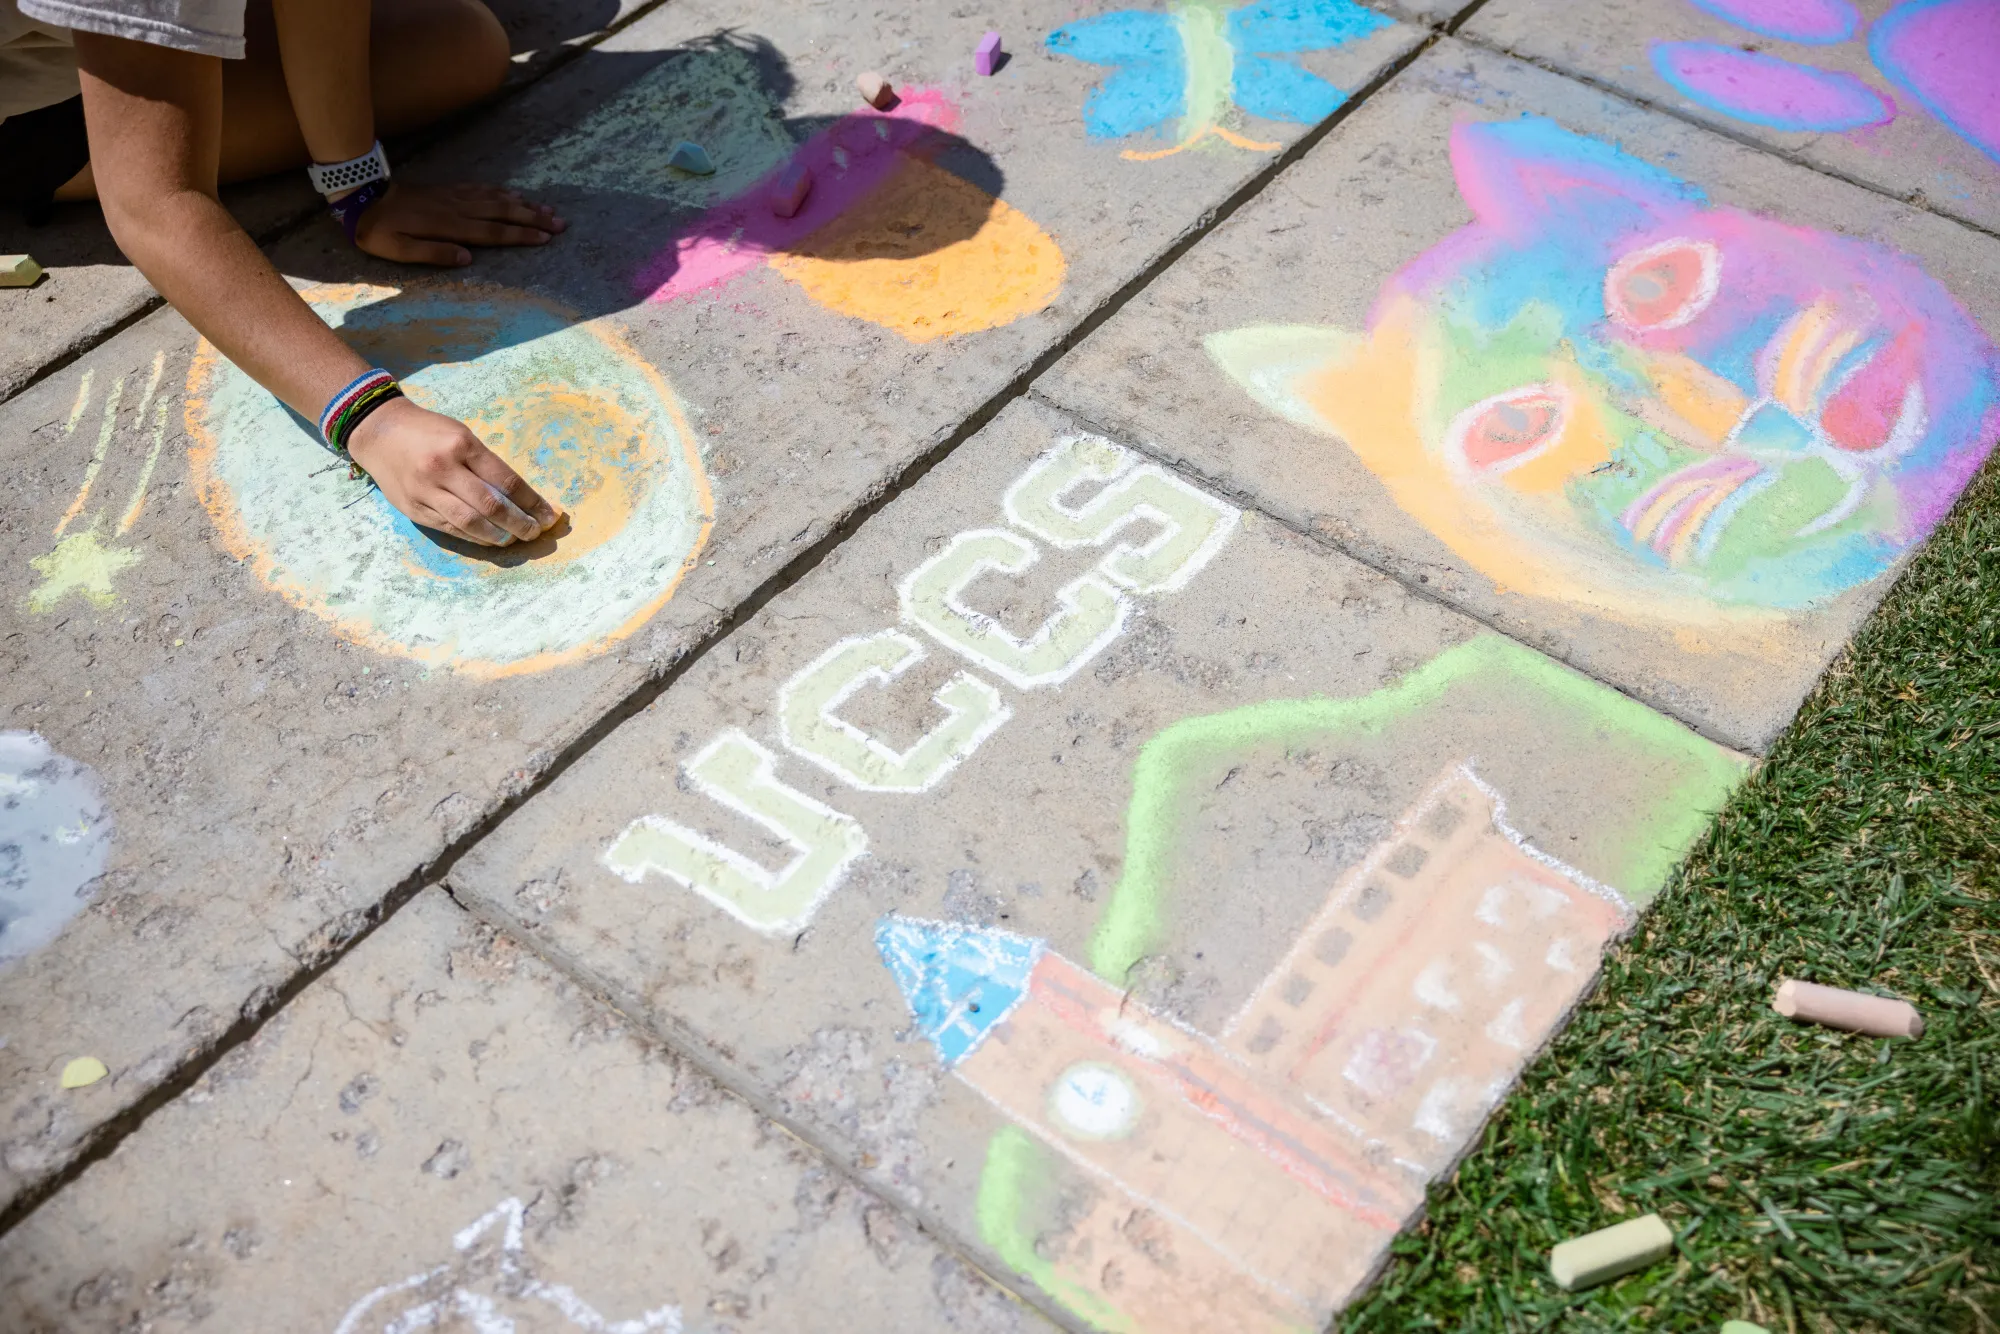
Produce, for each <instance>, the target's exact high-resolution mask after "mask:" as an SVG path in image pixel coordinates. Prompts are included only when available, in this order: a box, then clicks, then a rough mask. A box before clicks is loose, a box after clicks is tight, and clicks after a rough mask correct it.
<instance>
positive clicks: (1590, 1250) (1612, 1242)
mask: <svg viewBox="0 0 2000 1334" xmlns="http://www.w3.org/2000/svg"><path fill="white" fill-rule="evenodd" d="M1673 1248H1674V1230H1673V1229H1672V1228H1670V1227H1668V1226H1667V1224H1666V1220H1664V1219H1662V1218H1661V1217H1660V1216H1659V1215H1658V1214H1647V1215H1646V1216H1645V1217H1644V1218H1635V1219H1633V1220H1632V1221H1631V1222H1629V1223H1620V1224H1618V1225H1617V1226H1616V1227H1607V1228H1604V1229H1603V1230H1601V1231H1598V1232H1592V1233H1590V1234H1589V1235H1588V1236H1582V1237H1572V1238H1570V1239H1569V1240H1568V1241H1565V1242H1563V1243H1562V1244H1561V1245H1559V1246H1557V1247H1556V1248H1555V1249H1554V1250H1552V1251H1550V1252H1549V1273H1550V1274H1551V1275H1552V1276H1553V1277H1554V1278H1555V1281H1556V1282H1557V1284H1559V1285H1560V1286H1561V1287H1562V1288H1564V1289H1565V1290H1567V1291H1570V1292H1574V1291H1576V1290H1577V1289H1578V1288H1589V1287H1594V1286H1596V1285H1597V1284H1599V1283H1604V1282H1608V1281H1609V1280H1611V1279H1614V1278H1617V1277H1618V1276H1619V1275H1620V1274H1629V1273H1631V1272H1632V1271H1633V1270H1635V1269H1644V1268H1645V1267H1646V1266H1647V1265H1649V1264H1651V1263H1653V1261H1655V1260H1657V1259H1659V1258H1660V1257H1661V1256H1663V1255H1665V1254H1666V1253H1667V1252H1668V1251H1671V1250H1672V1249H1673Z"/></svg>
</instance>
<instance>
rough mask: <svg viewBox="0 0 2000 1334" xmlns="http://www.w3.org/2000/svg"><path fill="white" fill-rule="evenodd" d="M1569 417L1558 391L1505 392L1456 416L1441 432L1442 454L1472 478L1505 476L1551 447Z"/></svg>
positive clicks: (1544, 387)
mask: <svg viewBox="0 0 2000 1334" xmlns="http://www.w3.org/2000/svg"><path fill="white" fill-rule="evenodd" d="M1568 413H1569V400H1568V397H1567V396H1566V395H1565V394H1564V392H1563V389H1562V387H1561V386H1560V385H1555V384H1531V385H1524V386H1522V387H1521V388H1519V389H1509V390H1508V391H1507V392H1506V393H1504V394H1495V395H1493V396H1492V397H1491V398H1483V399H1481V400H1480V401H1479V402H1477V403H1474V404H1473V405H1472V406H1471V407H1469V408H1467V409H1465V411H1463V412H1461V413H1459V414H1458V416H1457V417H1456V418H1454V419H1453V420H1452V423H1451V428H1450V429H1449V430H1448V431H1446V432H1445V449H1446V450H1447V452H1448V453H1449V454H1455V455H1456V456H1457V457H1458V458H1459V459H1462V460H1464V462H1465V465H1466V466H1467V467H1469V468H1470V469H1471V470H1472V471H1473V472H1476V473H1499V472H1506V471H1507V470H1508V469H1509V468H1518V467H1519V466H1520V465H1522V464H1523V463H1526V462H1527V461H1528V460H1529V459H1532V458H1534V457H1535V456H1536V455H1537V454H1540V453H1541V452H1542V451H1543V450H1545V449H1547V448H1548V447H1549V446H1550V445H1552V444H1554V443H1555V442H1556V440H1557V439H1558V438H1560V437H1561V435H1562V428H1563V421H1564V418H1565V417H1567V416H1568Z"/></svg>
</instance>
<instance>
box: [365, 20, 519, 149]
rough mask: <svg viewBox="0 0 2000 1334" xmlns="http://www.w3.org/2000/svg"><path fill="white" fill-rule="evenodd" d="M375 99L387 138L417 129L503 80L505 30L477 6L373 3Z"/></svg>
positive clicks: (507, 52)
mask: <svg viewBox="0 0 2000 1334" xmlns="http://www.w3.org/2000/svg"><path fill="white" fill-rule="evenodd" d="M375 23H376V29H377V31H376V43H375V76H376V77H375V97H376V111H377V118H378V120H385V121H386V122H387V124H386V125H385V126H384V128H386V129H390V130H404V129H415V128H416V127H417V126H419V125H424V124H428V123H429V122H431V121H433V120H436V119H437V118H438V117H439V116H447V115H450V114H451V113H452V112H454V111H457V110H459V109H461V108H462V107H465V106H467V105H469V104H471V103H473V102H477V101H478V100H480V99H481V98H483V97H486V96H487V95H489V94H490V93H492V92H493V90H494V89H496V88H498V87H499V86H500V85H501V84H502V83H504V82H505V81H506V79H507V69H508V60H509V51H508V43H507V30H506V29H505V28H502V27H501V26H500V20H499V19H497V18H495V17H493V11H492V10H490V9H488V8H487V7H486V6H485V5H483V4H481V3H480V2H479V0H414V2H412V0H404V2H403V3H398V4H394V5H389V4H384V3H383V0H376V6H375Z"/></svg>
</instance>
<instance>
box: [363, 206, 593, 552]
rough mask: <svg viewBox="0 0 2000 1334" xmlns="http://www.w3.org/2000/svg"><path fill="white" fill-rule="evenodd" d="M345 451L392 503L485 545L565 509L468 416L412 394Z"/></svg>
mask: <svg viewBox="0 0 2000 1334" xmlns="http://www.w3.org/2000/svg"><path fill="white" fill-rule="evenodd" d="M370 212H373V210H372V209H371V210H370ZM347 452H348V454H349V456H350V457H352V458H353V460H354V461H355V462H356V463H358V464H360V465H361V466H362V467H363V468H366V469H367V470H368V475H369V476H370V477H373V478H374V479H375V484H376V485H377V486H379V487H381V488H382V494H383V495H384V496H387V497H388V499H389V503H390V504H391V505H394V506H395V507H396V508H397V509H399V510H401V511H402V512H403V513H404V514H407V515H408V516H409V517H410V518H411V519H413V520H415V521H416V522H418V523H420V524H422V525H423V526H424V527H426V528H435V529H437V530H438V531H439V532H444V533H450V534H451V535H452V536H453V537H462V538H464V539H465V540H466V541H468V542H477V543H478V544H479V545H481V546H487V547H504V546H508V545H511V544H512V543H514V542H516V541H521V542H531V541H533V540H534V539H535V538H537V537H540V536H541V535H542V534H543V533H544V532H546V531H547V530H548V529H550V528H552V527H553V526H555V522H556V520H557V518H558V517H559V516H558V515H557V513H556V510H555V507H554V506H552V505H550V504H549V502H548V501H546V500H543V499H542V498H541V496H539V495H537V494H536V493H535V488H533V487H532V486H529V485H528V484H527V483H526V482H524V481H522V480H521V477H520V475H519V474H518V473H516V472H515V471H514V470H513V469H512V468H510V467H508V466H507V464H506V462H505V461H504V460H502V459H501V457H500V456H499V455H498V454H495V453H494V452H493V451H492V450H490V449H488V448H487V447H486V446H485V445H483V444H481V443H480V441H479V437H478V436H476V435H474V434H473V433H472V432H471V431H470V430H468V429H467V428H466V426H465V424H464V423H463V422H456V421H453V420H452V419H451V418H449V417H446V416H442V415H440V414H438V413H435V412H431V411H429V410H427V409H424V408H420V407H418V406H417V405H416V404H415V403H412V402H411V401H410V400H409V399H407V398H394V399H390V400H389V401H388V402H387V403H384V404H383V405H382V406H381V407H379V408H377V409H375V411H373V412H371V413H369V414H368V416H367V417H366V418H365V419H363V421H362V423H361V424H360V425H359V426H357V427H355V428H354V434H353V435H351V436H349V437H348V441H347Z"/></svg>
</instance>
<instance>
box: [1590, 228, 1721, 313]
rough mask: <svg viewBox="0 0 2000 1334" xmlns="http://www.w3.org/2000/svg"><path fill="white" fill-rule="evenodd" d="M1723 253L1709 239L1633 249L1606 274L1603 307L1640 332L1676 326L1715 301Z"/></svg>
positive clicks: (1669, 242) (1663, 243) (1673, 242)
mask: <svg viewBox="0 0 2000 1334" xmlns="http://www.w3.org/2000/svg"><path fill="white" fill-rule="evenodd" d="M1721 277H1722V254H1721V252H1720V251H1718V250H1717V249H1716V248H1715V247H1714V246H1712V245H1710V244H1709V243H1708V242H1706V241H1690V240H1686V239H1684V238H1676V239H1675V240H1671V241H1662V242H1660V243H1659V244H1658V245H1650V246H1647V247H1646V248H1645V249H1644V250H1635V251H1633V252H1632V253H1631V254H1629V255H1627V256H1625V257H1624V258H1623V259H1621V260H1619V261H1618V262H1617V263H1616V264H1613V265H1612V266H1611V271H1610V272H1609V273H1607V274H1605V275H1604V310H1605V313H1606V314H1608V315H1609V316H1611V318H1612V319H1614V320H1616V321H1618V323H1620V324H1622V325H1624V326H1625V327H1626V328H1628V329H1633V330H1636V331H1638V332H1641V333H1650V332H1652V331H1653V330H1656V329H1678V328H1679V327H1680V326H1681V325H1683V324H1686V323H1687V322H1688V321H1689V320H1691V319H1693V318H1694V317H1695V316H1697V315H1699V314H1701V312H1702V311H1704V310H1706V309H1708V303H1709V302H1711V301H1713V300H1714V299H1715V292H1716V288H1717V286H1718V285H1719V283H1720V280H1721Z"/></svg>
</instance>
